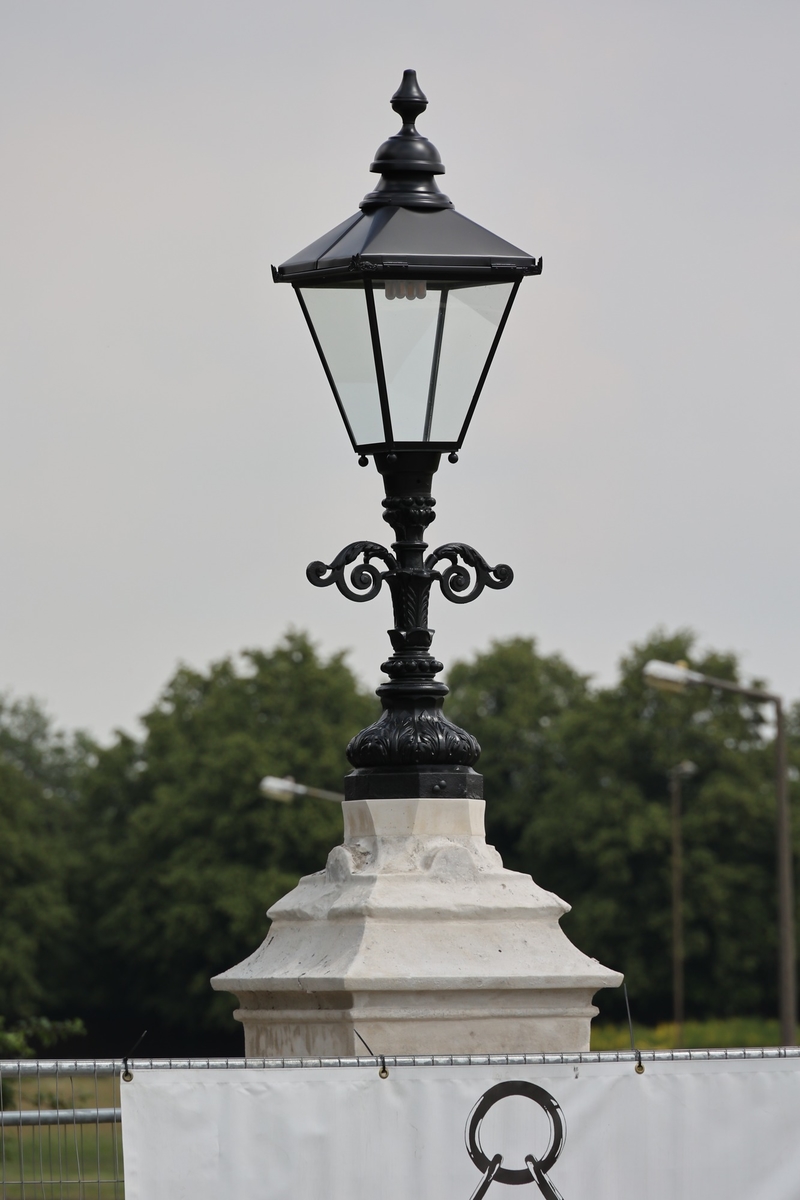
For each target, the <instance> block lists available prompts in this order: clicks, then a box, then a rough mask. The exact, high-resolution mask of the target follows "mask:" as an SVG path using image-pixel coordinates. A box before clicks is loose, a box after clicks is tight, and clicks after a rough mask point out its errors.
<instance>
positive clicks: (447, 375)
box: [430, 283, 514, 442]
mask: <svg viewBox="0 0 800 1200" xmlns="http://www.w3.org/2000/svg"><path fill="white" fill-rule="evenodd" d="M513 286H514V285H513V283H494V284H489V285H486V286H482V287H451V288H450V289H449V290H448V292H447V312H446V316H445V320H444V328H443V330H442V345H441V350H440V353H439V366H438V373H437V380H436V399H435V402H434V406H433V420H432V422H431V429H430V440H431V441H433V442H456V441H458V439H459V437H460V436H461V431H462V428H463V425H464V421H465V419H466V416H467V412H468V411H469V406H470V404H471V402H472V398H473V396H474V395H475V389H476V388H477V386H478V382H479V380H480V377H481V372H482V371H483V368H484V366H485V364H486V359H487V358H488V357H489V352H490V350H491V348H492V343H493V342H494V339H495V335H496V334H497V327H498V326H499V324H500V321H501V320H502V317H503V313H504V312H505V309H506V305H507V304H508V300H509V297H510V295H511V290H512V288H513Z"/></svg>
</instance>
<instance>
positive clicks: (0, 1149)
mask: <svg viewBox="0 0 800 1200" xmlns="http://www.w3.org/2000/svg"><path fill="white" fill-rule="evenodd" d="M120 1070H121V1064H120V1063H118V1062H114V1061H113V1060H110V1059H109V1060H107V1061H104V1062H59V1061H56V1060H43V1059H39V1060H29V1061H25V1060H22V1061H16V1060H12V1061H2V1062H0V1198H1V1200H34V1197H35V1198H36V1200H42V1198H45V1200H56V1198H58V1200H122V1198H123V1197H124V1195H125V1185H124V1181H123V1180H124V1176H123V1169H122V1139H121V1136H120V1100H119V1088H120Z"/></svg>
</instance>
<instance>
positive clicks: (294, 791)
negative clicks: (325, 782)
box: [259, 775, 344, 804]
mask: <svg viewBox="0 0 800 1200" xmlns="http://www.w3.org/2000/svg"><path fill="white" fill-rule="evenodd" d="M259 788H260V790H261V792H262V793H263V794H264V795H265V796H269V798H270V800H277V801H278V802H279V803H281V804H291V802H292V801H293V800H294V798H295V796H311V797H313V798H314V799H315V800H332V801H333V802H334V804H339V803H341V801H342V800H344V796H343V795H342V794H341V793H340V792H329V791H327V790H326V789H325V788H316V787H308V786H307V785H306V784H304V783H295V781H294V779H292V778H291V776H286V777H285V778H281V777H280V776H278V775H265V776H264V778H263V779H262V780H261V783H260V784H259Z"/></svg>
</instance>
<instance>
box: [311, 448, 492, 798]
mask: <svg viewBox="0 0 800 1200" xmlns="http://www.w3.org/2000/svg"><path fill="white" fill-rule="evenodd" d="M440 457H441V456H440V455H439V454H438V453H434V452H430V451H427V452H426V451H419V452H406V453H403V454H391V453H390V454H376V455H375V464H376V466H377V468H378V470H379V471H380V473H381V475H382V476H383V482H384V488H385V491H386V498H385V499H384V501H383V508H384V513H383V519H384V520H385V521H386V522H387V523H388V524H389V525H391V527H392V529H393V530H394V533H395V541H394V542H393V543H392V549H391V551H390V550H388V549H387V548H386V547H385V546H381V545H379V544H378V543H376V542H353V543H351V545H349V546H346V547H345V549H344V550H342V551H341V553H340V554H338V555H337V556H336V558H335V559H334V560H333V562H331V563H323V562H313V563H311V564H310V565H309V567H308V569H307V575H308V578H309V580H310V581H311V583H313V584H315V585H316V586H317V587H328V586H330V585H331V584H335V585H336V586H337V588H338V589H339V591H340V592H341V593H342V595H344V596H347V598H348V599H349V600H355V601H359V602H361V601H366V600H372V599H373V598H374V597H375V596H377V594H378V592H379V591H380V590H381V587H382V585H383V583H384V582H386V585H387V587H388V588H389V591H390V592H391V596H392V607H393V612H394V628H393V629H390V630H389V638H390V640H391V643H392V650H393V653H392V655H391V657H390V658H389V659H387V661H386V662H384V663H383V664H382V665H381V670H382V671H384V672H385V673H386V674H387V675H388V676H389V682H388V683H384V684H382V685H381V687H379V688H378V695H379V696H380V699H381V703H382V705H383V712H382V713H381V716H380V717H379V718H378V720H377V721H376V722H375V724H374V725H370V726H368V728H366V729H362V730H361V732H360V733H357V734H356V736H355V737H354V738H353V739H352V740H351V742H350V744H349V745H348V747H347V757H348V760H349V761H350V763H352V765H353V767H354V770H353V771H352V772H351V774H350V775H348V776H347V777H346V779H345V796H346V798H347V799H348V800H356V799H369V798H390V797H394V798H398V797H414V796H449V797H463V796H469V797H480V796H482V794H483V780H482V777H481V776H480V775H478V774H477V772H475V771H474V770H473V769H472V768H473V766H474V764H475V763H476V762H477V759H478V756H479V754H480V752H481V749H480V746H479V744H478V742H477V740H476V739H475V738H474V737H473V736H472V734H470V733H467V732H466V731H465V730H463V729H460V728H459V727H458V726H457V725H454V724H453V723H452V721H448V719H447V717H445V715H444V713H443V711H442V704H443V702H444V698H445V696H446V695H447V692H448V689H447V686H446V684H444V683H443V682H442V681H441V680H439V679H436V676H437V675H438V674H439V672H440V671H442V670H443V669H444V668H443V666H442V664H441V663H440V662H439V661H438V660H437V659H436V658H434V656H433V655H432V654H431V650H430V648H431V643H432V641H433V633H434V631H433V630H432V629H431V628H430V627H429V625H428V601H429V597H430V591H431V587H432V586H433V584H434V582H438V584H439V586H440V587H441V590H442V593H443V594H444V596H445V597H446V598H447V599H448V600H450V601H451V602H452V603H454V604H467V603H469V601H471V600H474V599H475V598H476V597H477V596H479V595H480V593H481V592H482V591H483V590H484V588H486V587H489V588H505V587H508V585H509V584H510V583H511V581H512V579H513V578H514V573H513V571H512V570H511V568H510V567H508V566H506V565H505V564H503V563H501V564H499V565H498V566H496V567H490V566H489V564H488V563H487V562H486V560H485V559H484V558H483V557H482V555H480V554H479V553H478V552H477V550H474V549H473V548H472V547H471V546H467V545H464V544H463V543H456V542H451V543H448V544H446V545H444V546H439V547H438V549H436V550H434V551H433V552H432V553H431V554H428V555H427V556H426V554H425V551H426V550H427V548H428V546H427V543H426V542H425V540H424V538H425V531H426V529H427V527H428V525H430V523H431V522H432V521H433V520H434V518H435V515H436V514H435V512H434V506H435V504H436V501H435V500H434V498H433V496H432V495H431V488H432V483H433V475H434V472H435V471H436V469H437V468H438V466H439V459H440ZM375 562H379V563H381V564H383V568H384V569H383V570H381V569H380V567H378V566H376V565H375ZM353 564H355V565H353Z"/></svg>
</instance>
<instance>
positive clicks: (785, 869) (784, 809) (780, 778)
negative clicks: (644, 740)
mask: <svg viewBox="0 0 800 1200" xmlns="http://www.w3.org/2000/svg"><path fill="white" fill-rule="evenodd" d="M643 675H644V679H645V682H646V683H648V684H650V686H651V687H654V688H658V689H660V690H661V691H665V692H684V691H686V689H687V688H689V687H710V688H718V689H719V690H720V691H723V692H732V693H733V694H734V695H737V696H744V697H745V698H746V699H748V700H754V701H755V702H756V703H757V704H771V705H773V707H774V709H775V799H776V805H775V812H776V823H775V831H776V857H777V866H778V947H779V949H778V993H779V1000H778V1005H779V1015H780V1025H781V1043H782V1044H783V1045H784V1046H794V1045H795V1044H796V1039H797V977H796V966H795V933H794V878H793V863H792V846H791V818H790V812H789V788H788V780H787V757H786V722H785V719H784V713H783V701H782V700H781V697H780V696H776V695H775V694H774V693H773V692H766V691H764V690H763V689H762V688H748V687H744V686H742V684H739V683H732V682H731V681H730V680H729V679H717V678H716V677H715V676H713V675H703V674H702V673H701V672H700V671H692V670H690V669H689V667H688V666H687V665H686V664H685V663H667V662H659V661H658V659H651V660H650V662H648V663H646V664H645V667H644V669H643Z"/></svg>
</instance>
